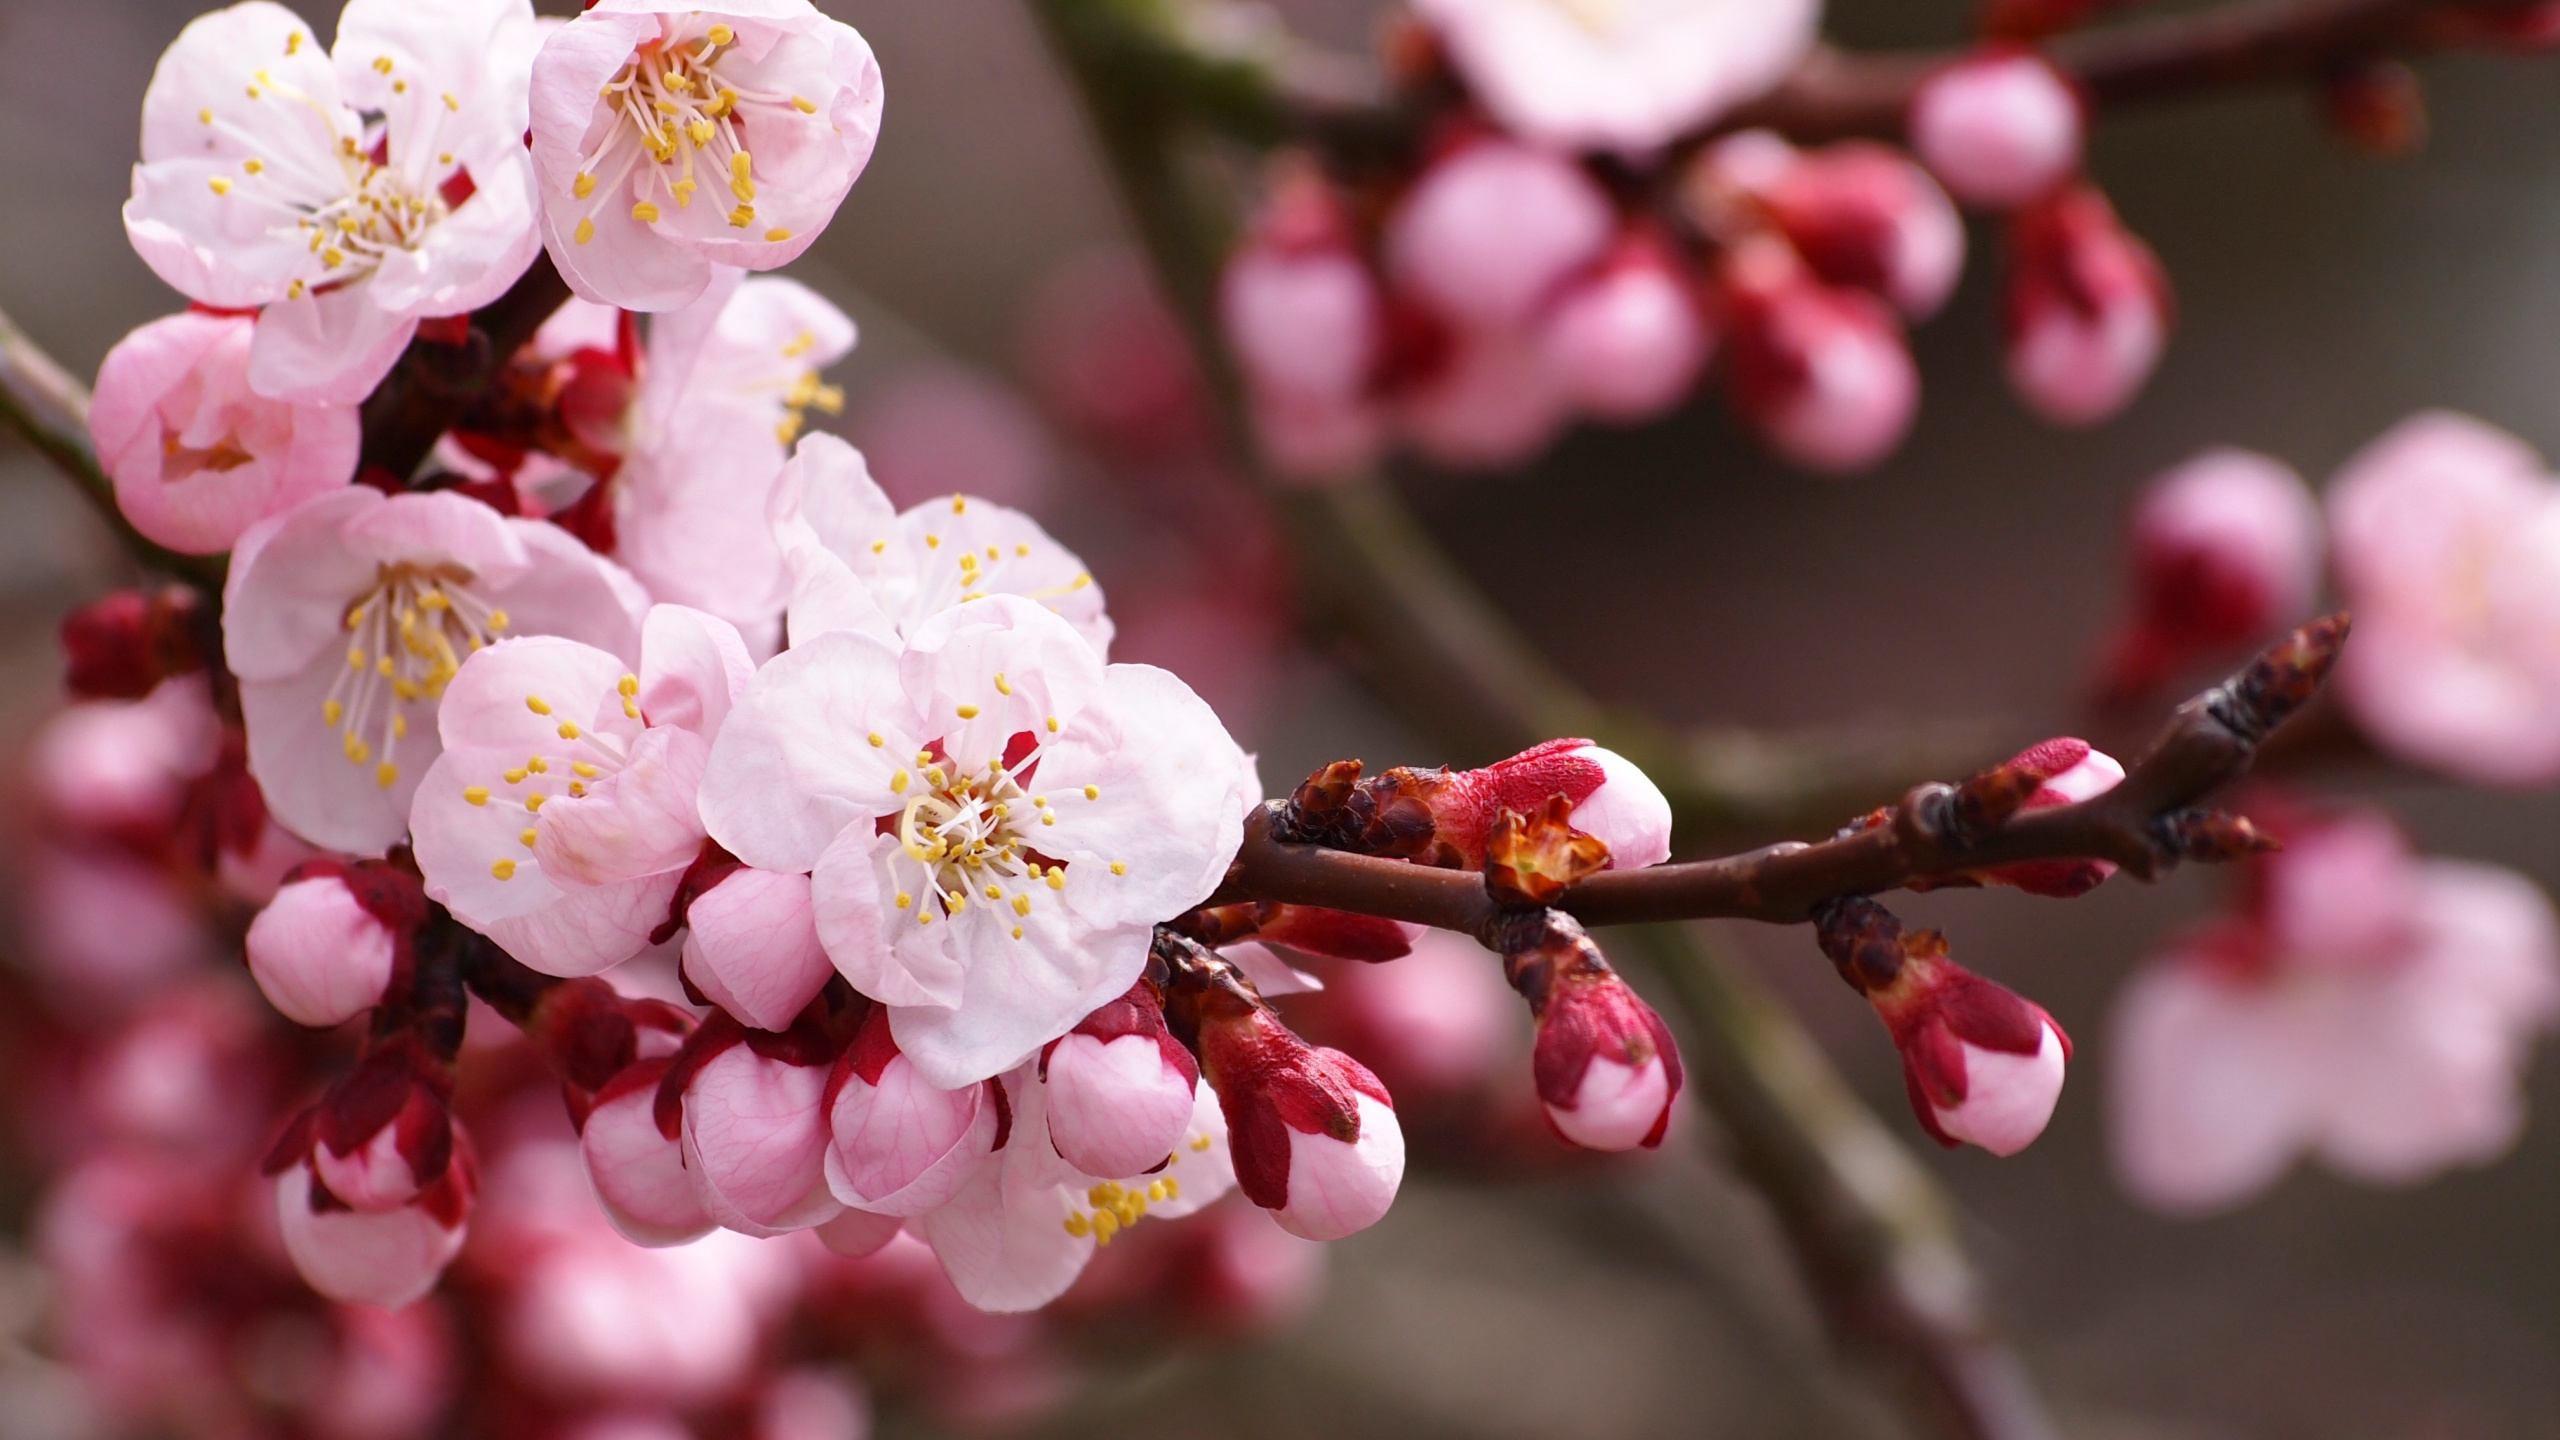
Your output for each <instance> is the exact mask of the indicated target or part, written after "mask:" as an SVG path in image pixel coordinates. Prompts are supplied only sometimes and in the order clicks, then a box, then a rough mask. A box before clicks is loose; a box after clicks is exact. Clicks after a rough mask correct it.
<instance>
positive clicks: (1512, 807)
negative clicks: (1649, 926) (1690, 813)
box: [1213, 739, 1671, 960]
mask: <svg viewBox="0 0 2560 1440" xmlns="http://www.w3.org/2000/svg"><path fill="white" fill-rule="evenodd" d="M1559 795H1561V796H1563V797H1564V798H1565V800H1566V801H1567V802H1569V803H1570V804H1571V806H1572V807H1573V808H1572V810H1571V811H1570V812H1569V814H1568V817H1567V818H1569V819H1570V820H1571V822H1572V824H1573V828H1574V829H1576V830H1579V831H1581V832H1583V833H1584V834H1586V835H1590V836H1593V837H1595V838H1597V839H1598V840H1599V841H1600V842H1601V843H1602V844H1604V845H1606V846H1608V847H1609V868H1610V869H1613V870H1635V869H1640V868H1642V867H1644V866H1647V865H1659V864H1661V863H1662V862H1663V861H1664V860H1667V859H1669V858H1670V857H1671V802H1670V801H1669V800H1667V799H1665V798H1664V797H1663V794H1662V789H1661V787H1660V786H1657V785H1655V784H1654V783H1653V779H1652V777H1650V776H1648V775H1646V774H1645V773H1644V771H1643V770H1641V769H1639V768H1638V767H1637V766H1636V764H1635V763H1634V762H1633V761H1631V760H1629V759H1627V758H1626V757H1625V756H1623V755H1620V754H1618V753H1617V752H1616V751H1614V750H1610V749H1606V748H1604V747H1602V746H1599V745H1594V744H1592V743H1591V742H1590V741H1588V740H1580V739H1561V740H1549V741H1545V742H1544V743H1541V744H1537V745H1532V746H1530V747H1529V748H1528V749H1526V750H1523V751H1521V752H1520V753H1519V754H1517V755H1514V756H1512V757H1511V758H1509V759H1507V760H1497V761H1495V762H1494V763H1493V764H1491V765H1487V766H1484V767H1482V768H1480V769H1475V770H1416V769H1412V768H1409V767H1404V766H1399V767H1397V768H1395V769H1392V770H1387V771H1382V772H1381V773H1379V774H1377V775H1374V776H1371V777H1369V778H1368V779H1366V780H1363V779H1361V778H1360V766H1359V762H1357V761H1343V762H1340V763H1338V764H1335V765H1329V766H1327V767H1325V768H1324V769H1322V770H1319V771H1317V772H1316V773H1315V774H1313V775H1310V776H1308V777H1307V779H1306V781H1305V782H1304V783H1302V784H1301V785H1299V787H1298V789H1297V792H1296V793H1295V794H1294V795H1293V796H1292V797H1291V800H1290V808H1291V811H1292V812H1293V815H1294V817H1295V818H1294V819H1293V821H1292V823H1294V824H1297V825H1299V826H1301V827H1303V828H1304V832H1305V834H1306V836H1307V838H1310V839H1316V840H1320V841H1321V842H1322V843H1325V844H1330V845H1333V846H1336V847H1337V848H1341V849H1350V850H1358V851H1361V852H1363V853H1366V854H1371V855H1392V856H1395V857H1397V858H1399V859H1407V860H1419V861H1422V862H1423V863H1425V864H1430V865H1439V866H1443V867H1447V868H1451V869H1458V870H1481V869H1483V868H1484V865H1485V858H1486V844H1487V841H1488V840H1489V839H1490V838H1491V836H1492V834H1493V830H1494V827H1495V826H1496V825H1498V824H1500V823H1501V821H1502V817H1503V815H1504V814H1505V813H1506V812H1513V811H1516V812H1518V813H1520V814H1523V815H1530V814H1535V813H1537V812H1539V811H1542V810H1544V809H1545V808H1546V804H1547V802H1548V801H1549V800H1550V799H1553V798H1554V797H1556V796H1559ZM1263 933H1264V937H1265V938H1268V939H1276V940H1279V941H1280V942H1281V943H1283V944H1300V943H1301V942H1300V941H1297V940H1294V939H1292V938H1291V937H1290V936H1288V935H1287V934H1284V933H1277V932H1274V931H1270V930H1266V931H1264V932H1263ZM1213 943H1214V942H1213ZM1303 948H1305V949H1309V950H1314V951H1316V952H1317V953H1319V954H1330V955H1341V956H1343V957H1344V958H1346V959H1353V960H1379V959H1387V958H1390V957H1389V956H1387V955H1371V954H1361V953H1357V952H1354V951H1350V950H1343V949H1327V948H1325V947H1324V946H1322V945H1317V944H1305V945H1303ZM1396 953H1402V952H1401V951H1398V952H1396Z"/></svg>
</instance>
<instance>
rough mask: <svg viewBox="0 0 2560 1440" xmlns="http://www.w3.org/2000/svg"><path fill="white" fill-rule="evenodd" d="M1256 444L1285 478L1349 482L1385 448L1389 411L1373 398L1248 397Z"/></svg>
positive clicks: (1310, 481)
mask: <svg viewBox="0 0 2560 1440" xmlns="http://www.w3.org/2000/svg"><path fill="white" fill-rule="evenodd" d="M1246 402H1247V405H1248V407H1249V408H1250V410H1251V412H1252V415H1253V439H1254V444H1255V445H1256V446H1257V447H1258V448H1259V449H1260V450H1261V452H1262V458H1263V459H1264V460H1265V461H1266V462H1268V463H1269V465H1270V466H1271V469H1272V470H1273V472H1274V473H1275V474H1276V475H1277V476H1278V477H1279V478H1281V479H1283V480H1289V481H1294V482H1298V483H1303V484H1315V485H1321V484H1324V483H1326V482H1329V481H1338V480H1344V479H1348V478H1350V477H1352V476H1355V475H1357V474H1359V473H1360V472H1361V471H1362V470H1365V469H1367V468H1368V467H1369V466H1371V465H1374V464H1376V463H1377V459H1378V456H1379V455H1380V454H1381V453H1382V452H1383V451H1384V450H1385V449H1386V444H1387V426H1386V416H1385V413H1384V412H1383V411H1382V410H1381V409H1380V407H1379V406H1378V405H1377V403H1376V402H1374V401H1370V400H1355V401H1334V400H1304V399H1300V398H1298V397H1296V396H1291V395H1270V394H1254V395H1249V396H1247V397H1246Z"/></svg>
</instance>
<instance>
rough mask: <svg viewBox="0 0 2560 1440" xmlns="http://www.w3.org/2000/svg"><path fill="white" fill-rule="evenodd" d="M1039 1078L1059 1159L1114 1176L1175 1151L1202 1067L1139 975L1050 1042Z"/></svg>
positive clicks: (1187, 1122) (1137, 1171) (1132, 1172)
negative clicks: (1119, 993)
mask: <svg viewBox="0 0 2560 1440" xmlns="http://www.w3.org/2000/svg"><path fill="white" fill-rule="evenodd" d="M1040 1078H1041V1081H1042V1083H1044V1084H1045V1085H1046V1086H1047V1087H1048V1090H1047V1095H1048V1110H1049V1140H1050V1143H1051V1144H1053V1145H1055V1146H1056V1147H1057V1151H1058V1156H1059V1158H1060V1159H1063V1160H1065V1161H1066V1162H1067V1163H1068V1164H1069V1165H1072V1166H1074V1167H1075V1168H1076V1169H1077V1170H1080V1171H1082V1172H1083V1173H1085V1174H1087V1175H1091V1176H1093V1177H1095V1178H1096V1179H1103V1180H1117V1179H1125V1178H1127V1177H1129V1176H1132V1175H1138V1174H1142V1173H1144V1172H1146V1171H1149V1170H1152V1169H1154V1168H1155V1167H1157V1166H1159V1165H1162V1164H1163V1163H1164V1159H1165V1157H1166V1156H1167V1155H1170V1154H1172V1153H1173V1147H1174V1146H1175V1145H1176V1144H1178V1143H1180V1142H1181V1140H1182V1136H1183V1132H1184V1131H1186V1130H1188V1129H1190V1128H1191V1111H1192V1095H1193V1089H1194V1087H1195V1086H1197V1085H1198V1084H1199V1082H1200V1066H1199V1062H1197V1061H1195V1060H1193V1059H1192V1058H1191V1052H1190V1051H1188V1050H1185V1049H1183V1048H1182V1043H1181V1042H1180V1041H1178V1040H1176V1039H1174V1038H1173V1034H1172V1032H1171V1031H1170V1030H1168V1029H1166V1028H1165V1021H1164V1005H1163V1002H1162V1000H1161V999H1159V997H1158V995H1157V993H1156V989H1155V987H1154V986H1153V985H1150V984H1148V983H1147V982H1145V981H1143V980H1142V981H1140V982H1138V984H1137V985H1135V986H1133V987H1131V988H1130V990H1129V993H1128V994H1126V995H1123V996H1121V997H1120V998H1119V999H1117V1000H1114V1001H1112V1002H1111V1003H1110V1004H1108V1005H1104V1006H1102V1007H1101V1008H1100V1009H1098V1010H1095V1011H1094V1012H1093V1013H1092V1014H1090V1015H1087V1016H1086V1017H1085V1018H1084V1019H1083V1020H1082V1021H1080V1022H1078V1024H1077V1025H1076V1028H1075V1029H1073V1030H1071V1031H1069V1032H1068V1033H1067V1034H1066V1035H1065V1036H1063V1037H1061V1038H1060V1039H1058V1040H1056V1041H1053V1042H1051V1044H1050V1046H1049V1048H1048V1050H1047V1052H1046V1053H1045V1054H1043V1055H1042V1056H1041V1059H1040Z"/></svg>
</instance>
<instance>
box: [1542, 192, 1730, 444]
mask: <svg viewBox="0 0 2560 1440" xmlns="http://www.w3.org/2000/svg"><path fill="white" fill-rule="evenodd" d="M1713 343H1714V341H1713V337H1712V336H1711V335H1710V333H1709V332H1708V329H1707V324H1706V320H1705V317H1703V316H1702V315H1700V314H1699V312H1698V302H1697V297H1696V296H1695V295H1693V294H1692V293H1691V291H1690V288H1689V281H1688V277H1687V276H1685V275H1683V274H1682V273H1681V272H1680V271H1679V270H1678V269H1677V268H1676V267H1675V266H1674V265H1673V264H1672V261H1671V257H1670V256H1669V255H1668V254H1667V253H1666V252H1665V250H1664V248H1663V246H1662V245H1661V243H1660V242H1659V241H1656V240H1654V239H1653V238H1651V237H1650V236H1646V235H1643V234H1640V233H1639V234H1635V235H1630V236H1629V237H1627V238H1626V239H1625V240H1623V241H1621V242H1619V245H1618V249H1617V252H1616V253H1615V254H1614V255H1613V256H1611V257H1610V259H1609V260H1608V261H1607V262H1606V263H1605V264H1603V265H1602V266H1601V267H1600V268H1599V269H1597V270H1595V271H1593V272H1592V273H1591V274H1589V275H1587V276H1584V277H1583V278H1581V279H1579V280H1576V281H1574V282H1573V283H1572V284H1571V285H1570V286H1569V287H1568V288H1567V289H1566V290H1565V292H1564V293H1563V294H1562V295H1560V296H1558V297H1557V299H1556V302H1555V305H1554V307H1553V308H1552V309H1551V310H1550V311H1549V312H1548V314H1547V316H1546V318H1545V321H1544V322H1543V326H1542V329H1541V331H1540V334H1539V345H1540V347H1541V348H1542V349H1543V350H1544V351H1545V354H1546V360H1547V364H1548V365H1549V366H1550V367H1552V368H1553V369H1554V370H1555V372H1556V375H1557V377H1558V380H1559V383H1560V384H1561V385H1562V387H1563V389H1564V393H1565V395H1566V397H1567V398H1568V399H1570V400H1571V401H1572V402H1573V403H1574V404H1576V405H1578V406H1580V407H1581V408H1582V409H1583V410H1584V411H1586V412H1588V413H1590V414H1592V415H1597V416H1599V417H1601V418H1602V419H1605V420H1645V419H1650V418H1651V417H1653V416H1656V415H1659V414H1662V413H1663V412H1665V411H1667V410H1669V409H1671V408H1672V407H1673V406H1676V405H1678V404H1679V403H1680V401H1681V399H1682V397H1684V396H1686V395H1687V394H1688V393H1689V387H1690V386H1691V385H1692V384H1694V383H1695V382H1696V381H1697V378H1698V372H1699V371H1700V370H1701V369H1703V368H1704V367H1705V365H1706V363H1707V352H1708V351H1709V349H1710V348H1712V346H1713Z"/></svg>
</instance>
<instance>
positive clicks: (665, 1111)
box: [655, 1004, 843, 1237]
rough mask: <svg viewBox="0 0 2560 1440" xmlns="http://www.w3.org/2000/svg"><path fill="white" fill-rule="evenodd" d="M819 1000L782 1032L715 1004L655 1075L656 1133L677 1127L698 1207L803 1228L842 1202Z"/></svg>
mask: <svg viewBox="0 0 2560 1440" xmlns="http://www.w3.org/2000/svg"><path fill="white" fill-rule="evenodd" d="M821 1008H822V1007H821V1006H819V1005H814V1004H813V1005H812V1006H811V1007H810V1013H807V1014H804V1015H803V1016H802V1017H801V1019H800V1020H799V1021H797V1022H795V1023H794V1024H793V1025H792V1027H791V1028H790V1029H789V1030H786V1031H783V1032H782V1033H780V1034H773V1033H769V1032H766V1031H761V1030H753V1031H751V1030H747V1029H745V1028H744V1027H742V1026H740V1025H739V1024H738V1023H737V1022H736V1021H734V1020H729V1019H727V1018H726V1017H724V1016H721V1015H716V1014H715V1015H714V1016H713V1017H712V1018H711V1019H709V1020H706V1021H704V1022H703V1024H702V1027H701V1028H700V1029H698V1030H696V1031H694V1032H693V1034H692V1036H691V1037H690V1038H688V1039H687V1040H686V1041H685V1048H684V1049H683V1050H681V1051H679V1052H678V1053H677V1056H676V1061H675V1063H674V1065H672V1066H671V1067H670V1068H669V1069H668V1071H667V1074H666V1077H665V1079H664V1080H662V1081H660V1083H659V1088H658V1098H657V1101H656V1107H655V1114H656V1118H657V1122H658V1129H659V1133H661V1134H665V1133H666V1132H667V1131H668V1130H669V1129H670V1128H675V1129H676V1130H677V1132H678V1134H679V1135H680V1137H681V1139H682V1141H683V1145H684V1167H685V1172H686V1173H687V1174H688V1175H690V1176H691V1177H692V1180H693V1186H694V1194H695V1195H696V1196H697V1197H698V1198H699V1199H700V1200H701V1201H702V1208H703V1209H704V1210H705V1211H707V1212H708V1213H709V1214H710V1215H711V1217H712V1218H713V1219H715V1220H718V1221H719V1222H720V1223H721V1224H722V1225H724V1226H726V1227H727V1228H729V1229H732V1230H736V1231H739V1232H740V1233H742V1234H747V1235H754V1236H758V1237H770V1236H773V1235H779V1234H782V1233H784V1232H786V1231H791V1230H805V1229H807V1228H809V1227H810V1226H812V1225H817V1224H821V1223H823V1222H825V1221H827V1220H831V1219H833V1218H835V1215H836V1212H837V1211H838V1210H840V1209H842V1208H843V1206H842V1205H841V1204H840V1203H839V1202H838V1201H837V1200H836V1198H835V1196H834V1195H833V1194H832V1193H830V1192H829V1190H828V1188H827V1177H826V1152H827V1119H826V1110H825V1106H824V1101H825V1098H826V1088H827V1076H828V1072H829V1071H830V1070H831V1069H832V1068H833V1067H834V1064H835V1060H836V1055H837V1052H838V1050H839V1049H840V1046H839V1044H838V1043H837V1042H835V1041H834V1040H833V1038H832V1037H831V1036H830V1035H829V1034H828V1033H827V1028H826V1025H825V1023H824V1019H823V1017H822V1016H820V1015H818V1014H817V1013H816V1012H818V1011H819V1010H820V1009H821ZM670 1091H672V1092H673V1094H672V1096H671V1095H670ZM671 1098H672V1099H673V1101H674V1103H675V1106H676V1109H677V1113H676V1114H675V1115H672V1116H671V1115H670V1114H669V1109H670V1100H671ZM671 1119H674V1120H676V1121H677V1122H678V1123H677V1125H676V1126H674V1127H670V1125H669V1123H668V1122H669V1121H670V1120H671Z"/></svg>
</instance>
